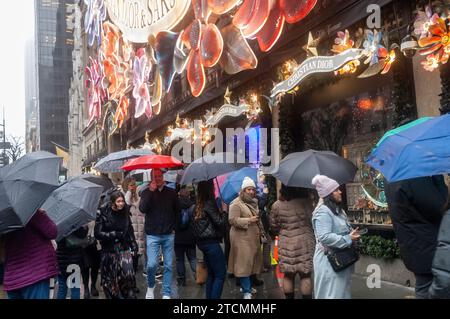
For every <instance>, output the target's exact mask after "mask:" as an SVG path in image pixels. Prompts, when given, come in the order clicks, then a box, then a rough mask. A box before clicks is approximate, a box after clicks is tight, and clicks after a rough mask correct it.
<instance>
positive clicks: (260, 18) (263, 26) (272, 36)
mask: <svg viewBox="0 0 450 319" xmlns="http://www.w3.org/2000/svg"><path fill="white" fill-rule="evenodd" d="M316 3H317V0H305V1H292V0H276V1H273V0H244V3H243V4H242V6H241V7H240V8H239V10H238V11H237V12H236V14H235V16H234V18H233V24H234V25H235V26H236V27H238V28H239V29H241V30H242V31H243V34H244V36H245V37H246V38H256V39H257V40H258V44H259V47H260V49H261V51H263V52H267V51H269V50H270V49H271V48H272V47H273V46H274V45H275V43H276V42H277V41H278V39H279V37H280V35H281V33H282V31H283V27H284V24H285V23H286V22H287V23H291V24H292V23H297V22H299V21H301V20H303V19H304V18H305V17H306V16H307V15H308V14H309V13H310V12H311V10H312V9H313V8H314V7H315V5H316Z"/></svg>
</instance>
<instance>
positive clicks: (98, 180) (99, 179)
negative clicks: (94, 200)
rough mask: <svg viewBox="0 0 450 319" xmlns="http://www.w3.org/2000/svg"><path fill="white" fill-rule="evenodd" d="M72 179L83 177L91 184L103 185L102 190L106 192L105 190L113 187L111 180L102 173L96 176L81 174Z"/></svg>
mask: <svg viewBox="0 0 450 319" xmlns="http://www.w3.org/2000/svg"><path fill="white" fill-rule="evenodd" d="M74 179H84V180H86V181H88V182H91V183H93V184H97V185H100V186H103V192H106V191H107V190H109V189H111V188H113V187H114V184H113V182H112V181H111V180H110V179H109V178H108V177H107V176H103V175H101V176H97V175H92V174H83V175H81V176H78V177H75V178H74Z"/></svg>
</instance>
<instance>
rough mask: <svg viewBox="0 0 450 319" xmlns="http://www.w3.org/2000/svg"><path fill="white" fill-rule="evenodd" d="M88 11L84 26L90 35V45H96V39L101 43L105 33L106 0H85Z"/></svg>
mask: <svg viewBox="0 0 450 319" xmlns="http://www.w3.org/2000/svg"><path fill="white" fill-rule="evenodd" d="M84 3H85V4H86V6H87V11H86V15H85V20H84V28H85V30H86V33H87V35H88V45H89V46H90V47H91V46H93V45H94V42H95V40H96V39H97V43H98V44H99V45H100V43H101V36H102V34H103V21H105V19H106V6H105V3H104V0H84Z"/></svg>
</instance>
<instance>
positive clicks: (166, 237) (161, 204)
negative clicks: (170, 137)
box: [139, 169, 180, 299]
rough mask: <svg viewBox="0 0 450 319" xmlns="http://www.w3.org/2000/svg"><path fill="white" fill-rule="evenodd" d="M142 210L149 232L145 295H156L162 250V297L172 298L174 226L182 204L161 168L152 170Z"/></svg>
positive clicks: (144, 194) (143, 195) (143, 197)
mask: <svg viewBox="0 0 450 319" xmlns="http://www.w3.org/2000/svg"><path fill="white" fill-rule="evenodd" d="M139 209H140V211H141V212H142V213H143V214H145V233H146V234H147V258H148V264H147V280H148V289H147V294H146V296H145V298H146V299H154V298H155V295H154V288H155V275H156V271H157V269H158V256H159V251H160V249H161V250H162V253H163V258H164V273H163V290H162V295H163V299H170V298H171V293H172V291H171V284H172V271H173V269H172V262H173V251H174V239H175V229H176V227H177V224H178V219H179V215H180V205H179V202H178V196H177V193H176V192H175V191H174V190H173V189H170V188H168V187H167V186H165V184H164V176H163V172H162V171H161V170H159V169H154V170H153V171H152V182H151V183H150V185H149V188H148V189H147V190H145V191H143V192H142V195H141V202H140V205H139Z"/></svg>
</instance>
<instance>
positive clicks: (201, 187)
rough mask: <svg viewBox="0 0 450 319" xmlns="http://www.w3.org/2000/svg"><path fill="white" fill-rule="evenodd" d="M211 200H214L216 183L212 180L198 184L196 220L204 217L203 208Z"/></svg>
mask: <svg viewBox="0 0 450 319" xmlns="http://www.w3.org/2000/svg"><path fill="white" fill-rule="evenodd" d="M209 200H214V183H213V181H212V180H209V181H206V182H200V183H198V187H197V206H196V207H195V220H197V219H200V218H201V217H202V216H203V208H204V207H205V203H206V202H207V201H209Z"/></svg>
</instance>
